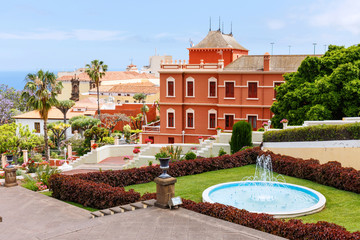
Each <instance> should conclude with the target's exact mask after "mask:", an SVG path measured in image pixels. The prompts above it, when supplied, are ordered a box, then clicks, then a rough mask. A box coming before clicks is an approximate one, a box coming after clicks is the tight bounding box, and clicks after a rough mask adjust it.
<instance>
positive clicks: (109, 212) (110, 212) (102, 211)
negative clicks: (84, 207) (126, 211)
mask: <svg viewBox="0 0 360 240" xmlns="http://www.w3.org/2000/svg"><path fill="white" fill-rule="evenodd" d="M100 212H101V213H102V214H104V216H105V215H112V214H114V212H113V211H110V210H109V209H103V210H100Z"/></svg>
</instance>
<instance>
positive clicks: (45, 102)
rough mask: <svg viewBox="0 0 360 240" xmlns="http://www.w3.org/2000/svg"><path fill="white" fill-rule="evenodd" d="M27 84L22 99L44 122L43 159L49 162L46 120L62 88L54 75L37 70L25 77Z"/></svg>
mask: <svg viewBox="0 0 360 240" xmlns="http://www.w3.org/2000/svg"><path fill="white" fill-rule="evenodd" d="M26 79H27V83H26V85H25V87H24V91H23V93H22V97H23V98H25V99H27V105H28V106H30V107H32V108H34V109H35V110H38V111H39V113H40V116H41V118H42V119H43V120H44V141H45V158H46V160H47V161H49V154H48V145H49V144H48V135H47V120H48V114H49V111H50V109H51V107H52V106H55V105H56V103H57V100H56V96H57V94H58V93H59V92H60V91H61V89H62V88H63V86H62V84H61V82H58V81H56V76H55V74H54V73H52V72H49V71H46V72H44V71H43V70H39V71H38V72H37V73H35V74H31V73H30V74H28V75H27V78H26Z"/></svg>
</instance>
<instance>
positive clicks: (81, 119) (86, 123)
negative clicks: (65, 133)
mask: <svg viewBox="0 0 360 240" xmlns="http://www.w3.org/2000/svg"><path fill="white" fill-rule="evenodd" d="M69 123H70V124H71V127H72V128H73V129H79V130H80V131H81V132H85V131H86V130H87V129H91V128H92V127H94V126H98V125H100V123H101V121H100V120H99V119H96V118H93V117H90V116H84V115H79V116H75V117H72V118H71V119H70V120H69Z"/></svg>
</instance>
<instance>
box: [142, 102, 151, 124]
mask: <svg viewBox="0 0 360 240" xmlns="http://www.w3.org/2000/svg"><path fill="white" fill-rule="evenodd" d="M141 112H142V113H143V124H144V125H146V124H147V116H146V113H147V112H149V107H148V106H147V105H146V104H145V103H144V104H143V106H142V107H141Z"/></svg>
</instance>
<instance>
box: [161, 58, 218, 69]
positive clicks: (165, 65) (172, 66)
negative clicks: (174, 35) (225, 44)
mask: <svg viewBox="0 0 360 240" xmlns="http://www.w3.org/2000/svg"><path fill="white" fill-rule="evenodd" d="M160 66H161V69H164V70H170V69H171V70H173V69H179V70H180V69H187V70H193V69H208V70H213V69H223V68H224V60H223V59H219V62H218V63H204V61H203V60H201V61H200V63H199V64H186V62H185V60H184V61H183V62H182V61H181V60H179V63H178V62H177V61H175V62H174V63H173V62H172V61H171V62H167V61H166V62H163V61H161V65H160Z"/></svg>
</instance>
